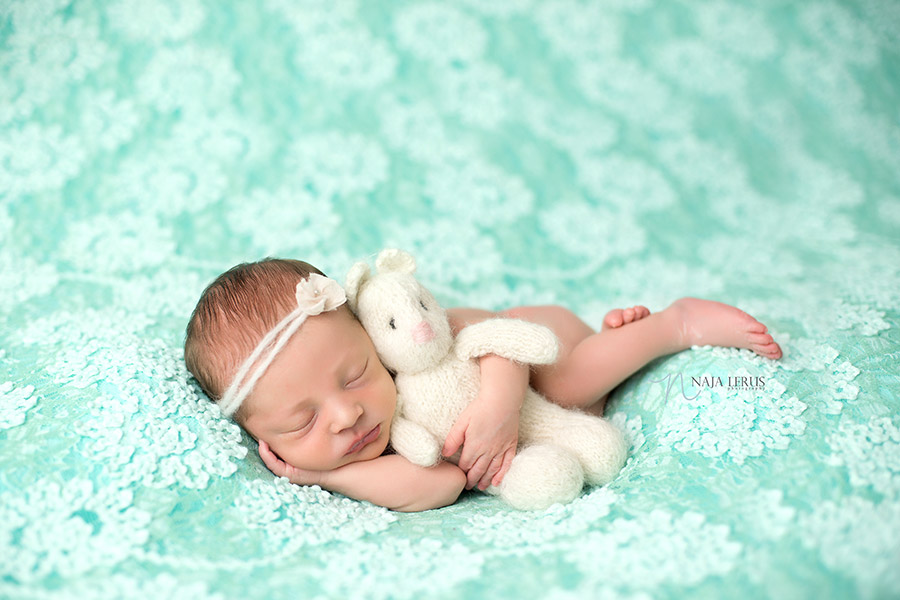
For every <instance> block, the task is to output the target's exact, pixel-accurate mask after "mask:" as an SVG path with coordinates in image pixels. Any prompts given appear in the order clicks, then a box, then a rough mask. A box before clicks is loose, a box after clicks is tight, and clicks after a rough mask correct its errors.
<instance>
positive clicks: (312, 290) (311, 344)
mask: <svg viewBox="0 0 900 600" xmlns="http://www.w3.org/2000/svg"><path fill="white" fill-rule="evenodd" d="M447 315H448V318H449V321H450V326H451V331H452V333H453V334H454V335H456V334H458V333H459V332H460V331H461V330H463V329H465V328H466V327H467V326H469V325H473V324H476V323H479V322H481V321H484V320H486V319H490V318H504V317H506V318H516V319H521V320H524V321H529V322H532V323H536V324H539V325H543V326H545V327H547V328H549V329H550V330H552V331H553V333H554V334H555V335H556V337H557V338H558V340H559V352H558V356H557V360H556V362H555V363H553V364H548V365H538V366H534V367H533V368H530V369H529V368H528V367H527V366H525V365H521V364H518V363H516V362H514V361H511V360H507V359H505V358H502V357H499V356H496V355H490V354H489V355H486V356H482V357H481V358H479V359H478V366H479V370H480V382H479V388H478V392H477V396H476V398H475V399H474V400H473V401H472V402H471V403H470V404H469V405H468V406H467V407H466V409H465V410H464V411H463V412H462V413H461V414H460V416H459V418H458V420H457V421H456V423H455V424H454V426H453V427H452V428H451V430H450V432H449V434H448V435H447V438H446V440H444V445H443V448H442V454H443V456H448V457H449V456H452V455H457V453H458V464H453V463H451V462H448V461H440V462H438V463H437V464H436V465H435V466H432V467H423V466H418V465H415V464H413V463H412V462H410V461H408V460H407V459H405V458H403V457H402V456H400V455H398V454H393V453H391V452H390V451H389V450H388V442H389V439H390V433H391V424H392V421H393V418H394V411H395V409H396V403H397V392H396V388H395V386H394V381H393V378H392V377H391V374H390V373H389V372H388V371H387V370H386V369H385V367H384V366H383V365H382V363H381V362H380V360H379V359H378V355H377V353H376V351H375V348H374V346H373V344H372V341H371V339H370V338H369V336H368V335H367V333H366V331H365V329H363V327H362V325H361V324H360V323H359V321H358V320H357V319H356V317H355V316H354V315H353V313H352V312H351V311H350V309H349V308H348V307H347V304H346V297H345V295H344V291H343V289H342V288H341V287H340V286H339V285H338V284H337V283H336V282H334V281H332V280H330V279H328V278H326V277H325V276H324V275H323V274H322V273H321V272H320V271H319V270H318V269H316V268H315V267H313V266H311V265H309V264H307V263H305V262H302V261H298V260H288V259H265V260H262V261H258V262H253V263H243V264H240V265H237V266H235V267H233V268H232V269H230V270H229V271H227V272H225V273H223V274H222V275H220V276H219V277H218V278H217V279H216V280H215V281H213V282H212V283H211V284H210V285H209V286H208V287H207V288H206V290H204V292H203V294H202V295H201V297H200V300H199V301H198V303H197V306H196V308H195V309H194V312H193V314H192V315H191V318H190V321H189V323H188V327H187V335H186V338H185V361H186V363H187V367H188V369H189V370H190V372H191V373H192V374H193V375H194V377H195V378H196V379H197V381H198V382H199V383H200V385H201V387H202V388H203V389H204V391H205V392H206V393H207V395H208V396H209V397H210V399H212V400H213V401H216V402H217V403H219V405H220V406H221V408H222V410H223V412H224V413H225V414H227V415H229V416H232V417H233V418H234V419H235V421H236V422H237V423H239V424H240V425H241V426H242V427H243V428H244V429H245V430H246V431H247V432H248V433H249V434H250V435H251V436H252V437H253V438H254V439H255V440H257V442H258V443H259V454H260V457H261V458H262V460H263V462H264V463H265V464H266V466H267V467H268V468H269V469H270V470H271V471H272V472H273V473H275V474H276V475H279V476H284V477H287V478H289V479H290V480H291V481H292V482H294V483H297V484H302V485H320V486H321V487H323V488H325V489H328V490H331V491H334V492H338V493H341V494H344V495H346V496H349V497H351V498H356V499H359V500H368V501H370V502H372V503H374V504H378V505H381V506H385V507H388V508H390V509H393V510H400V511H420V510H427V509H431V508H437V507H441V506H446V505H448V504H452V503H453V502H455V501H456V499H457V497H458V496H459V494H460V493H461V492H462V490H463V489H465V488H468V489H472V488H475V487H477V488H478V489H481V490H484V489H486V488H487V487H488V486H491V485H493V486H498V485H500V484H501V483H502V481H503V478H504V476H505V475H506V473H507V471H508V470H509V468H510V465H511V463H512V460H513V457H514V456H515V455H516V446H517V441H518V433H519V411H520V409H521V408H522V404H523V400H524V398H525V395H526V391H527V390H528V387H529V385H530V386H531V387H533V388H534V389H535V390H536V391H538V392H539V393H540V394H542V395H543V396H544V397H545V398H547V399H549V400H550V401H552V402H554V403H556V404H558V405H560V406H563V407H565V408H573V409H581V410H584V411H586V412H591V413H594V414H598V415H599V414H602V412H603V408H604V406H605V403H606V399H607V397H608V395H609V393H610V392H611V391H612V390H613V389H614V388H615V387H616V386H617V385H618V384H620V383H621V382H622V381H624V380H625V379H626V378H628V377H629V376H630V375H632V374H633V373H635V372H636V371H638V370H639V369H641V368H642V367H643V366H644V365H646V364H647V363H649V362H650V361H652V360H654V359H656V358H659V357H661V356H665V355H668V354H672V353H674V352H679V351H681V350H684V349H687V348H690V347H691V346H693V345H696V344H703V345H714V346H732V347H738V348H748V349H751V350H753V351H755V352H757V353H758V354H760V355H761V356H763V357H766V358H771V359H777V358H779V357H780V356H781V349H780V348H779V347H778V345H777V344H776V343H775V342H774V340H773V339H772V337H771V336H770V335H769V334H768V333H766V331H767V329H766V326H765V325H763V324H762V323H760V322H759V321H757V320H756V319H754V318H753V317H751V316H750V315H748V314H746V313H744V312H743V311H741V310H739V309H737V308H735V307H732V306H728V305H726V304H722V303H719V302H714V301H709V300H700V299H697V298H682V299H680V300H677V301H676V302H674V303H673V304H672V305H671V306H669V307H668V308H666V309H665V310H662V311H660V312H657V313H653V314H651V313H650V311H648V310H647V309H646V308H644V307H643V306H635V307H632V308H626V309H616V310H612V311H610V312H609V313H608V314H607V315H606V317H605V318H604V321H603V325H602V328H601V330H600V331H594V330H593V329H591V328H590V327H589V326H588V325H586V324H585V323H584V322H583V321H581V319H579V318H578V317H577V316H576V315H574V314H573V313H572V312H570V311H568V310H567V309H565V308H562V307H558V306H524V307H517V308H512V309H509V310H505V311H502V312H498V313H493V312H490V311H486V310H479V309H474V308H456V309H450V310H448V311H447Z"/></svg>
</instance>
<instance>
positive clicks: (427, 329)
mask: <svg viewBox="0 0 900 600" xmlns="http://www.w3.org/2000/svg"><path fill="white" fill-rule="evenodd" d="M412 339H413V341H414V342H415V343H417V344H424V343H426V342H430V341H431V340H433V339H434V329H432V328H431V325H429V324H428V321H422V322H421V323H419V324H418V325H416V328H415V329H413V332H412Z"/></svg>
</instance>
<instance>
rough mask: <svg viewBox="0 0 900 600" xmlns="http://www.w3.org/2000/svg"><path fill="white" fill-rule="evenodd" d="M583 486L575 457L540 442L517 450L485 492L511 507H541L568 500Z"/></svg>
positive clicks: (538, 508) (582, 479)
mask: <svg viewBox="0 0 900 600" xmlns="http://www.w3.org/2000/svg"><path fill="white" fill-rule="evenodd" d="M583 487H584V473H583V471H582V469H581V465H580V464H579V462H578V459H577V458H576V457H575V456H574V455H573V454H572V453H571V452H569V451H568V450H566V449H564V448H561V447H559V446H554V445H551V444H541V445H535V446H529V447H527V448H522V449H521V450H519V453H518V454H516V457H515V458H514V459H513V461H512V466H510V468H509V471H508V472H507V473H506V476H505V477H504V478H503V482H502V483H501V484H500V485H499V486H496V487H494V486H491V487H489V488H488V489H487V490H486V491H487V492H488V493H489V494H496V495H499V496H500V497H501V498H503V499H504V500H505V501H506V502H507V503H508V504H509V505H510V506H512V507H513V508H518V509H519V510H543V509H545V508H547V507H549V506H551V505H553V504H556V503H557V502H558V503H562V504H565V503H566V502H571V501H572V500H574V499H575V497H576V496H578V494H579V493H580V492H581V489H582V488H583Z"/></svg>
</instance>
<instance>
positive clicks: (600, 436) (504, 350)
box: [345, 249, 626, 510]
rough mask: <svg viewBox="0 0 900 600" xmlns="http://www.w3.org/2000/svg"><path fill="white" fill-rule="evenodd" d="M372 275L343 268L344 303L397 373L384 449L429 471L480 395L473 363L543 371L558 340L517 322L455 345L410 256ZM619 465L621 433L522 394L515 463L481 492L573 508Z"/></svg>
mask: <svg viewBox="0 0 900 600" xmlns="http://www.w3.org/2000/svg"><path fill="white" fill-rule="evenodd" d="M376 268H377V274H375V275H372V274H371V273H370V271H369V267H368V265H367V264H366V263H364V262H362V263H357V264H355V265H354V266H353V267H352V268H351V269H350V272H349V274H348V275H347V283H346V286H345V287H346V292H347V299H348V302H349V304H350V308H351V309H352V310H353V311H354V312H355V313H356V315H357V317H358V318H359V320H360V322H361V323H362V324H363V326H364V327H365V329H366V331H367V332H368V334H369V336H370V337H371V338H372V342H373V343H374V344H375V349H376V350H377V352H378V355H379V357H380V358H381V361H382V362H383V363H384V365H385V366H386V367H387V368H388V369H390V370H391V371H393V372H394V373H396V380H395V381H396V385H397V409H396V411H395V414H394V420H393V423H392V425H391V445H392V446H393V447H394V449H395V450H396V451H397V453H399V454H400V455H402V456H404V457H405V458H406V459H408V460H409V461H410V462H413V463H415V464H417V465H422V466H431V465H434V464H436V463H437V462H438V461H439V460H440V458H441V448H442V447H443V443H444V440H445V438H446V437H447V434H448V433H449V432H450V428H451V427H452V426H453V424H454V423H455V422H456V419H457V417H459V415H460V413H461V412H462V411H463V409H464V408H465V407H466V406H467V405H468V404H469V403H470V402H471V401H473V400H474V399H475V397H476V396H477V395H478V388H479V383H480V370H479V367H478V362H477V358H478V357H480V356H484V355H487V354H496V355H498V356H502V357H504V358H508V359H510V360H514V361H517V362H519V363H524V364H535V365H537V364H549V363H552V362H553V361H554V360H555V359H556V354H557V347H558V342H557V340H556V337H555V336H554V335H553V333H552V332H551V331H550V330H549V329H547V328H546V327H542V326H540V325H535V324H533V323H527V322H525V321H520V320H516V319H489V320H486V321H482V322H481V323H477V324H474V325H469V326H468V327H466V328H465V329H463V330H462V331H461V332H460V333H459V334H458V335H457V336H456V339H455V340H454V338H453V335H452V333H451V331H450V323H449V321H448V320H447V315H446V313H445V312H444V310H443V309H442V308H441V307H440V306H439V305H438V303H437V302H436V301H435V299H434V297H433V296H432V295H431V294H430V293H429V292H428V290H426V289H425V288H424V287H423V286H422V285H421V284H420V283H419V282H418V281H417V280H416V279H415V277H413V272H414V271H415V268H416V264H415V260H414V259H413V257H412V256H410V255H409V254H407V253H406V252H403V251H400V250H392V249H388V250H383V251H382V252H381V253H380V254H379V256H378V259H377V260H376ZM458 454H459V453H457V456H456V457H454V458H451V460H458ZM625 458H626V447H625V441H624V439H623V437H622V434H621V433H620V432H619V431H618V430H617V429H616V428H615V427H614V426H613V425H611V424H610V423H609V422H608V421H606V420H604V419H602V418H600V417H595V416H591V415H588V414H585V413H582V412H576V411H574V410H566V409H564V408H562V407H560V406H557V405H556V404H553V403H551V402H549V401H548V400H546V399H545V398H543V397H542V396H541V395H539V394H538V393H537V392H535V391H534V390H531V389H529V390H528V391H527V393H526V396H525V400H524V403H523V405H522V409H521V413H520V421H519V445H518V448H517V453H516V457H515V458H514V459H513V461H512V465H511V466H510V469H509V471H508V472H507V473H506V476H505V477H504V478H503V482H502V483H501V484H500V485H499V486H497V487H496V488H494V487H489V488H488V489H487V491H488V492H489V493H492V494H498V495H500V497H502V498H503V499H504V500H506V501H507V502H508V503H509V504H510V505H512V506H514V507H515V508H519V509H525V510H528V509H542V508H546V507H548V506H550V505H551V504H554V503H556V502H569V501H571V500H573V499H574V498H575V497H576V496H577V495H578V494H579V493H580V491H581V489H582V487H583V486H584V483H585V482H587V483H589V484H604V483H607V482H609V481H610V480H612V479H613V478H614V477H615V476H616V473H618V471H619V469H621V467H622V465H623V464H624V463H625Z"/></svg>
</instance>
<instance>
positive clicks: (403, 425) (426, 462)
mask: <svg viewBox="0 0 900 600" xmlns="http://www.w3.org/2000/svg"><path fill="white" fill-rule="evenodd" d="M391 446H392V447H393V448H394V450H395V451H396V452H397V454H399V455H400V456H402V457H403V458H405V459H406V460H408V461H409V462H411V463H413V464H415V465H419V466H420V467H431V466H433V465H436V464H437V463H438V462H439V461H440V460H441V447H442V442H440V441H438V439H437V438H436V437H434V436H433V435H432V434H431V433H430V432H429V431H428V430H427V429H425V428H424V427H422V426H421V425H419V424H418V423H415V422H413V421H410V420H409V419H405V418H403V417H398V416H395V417H394V421H393V423H391Z"/></svg>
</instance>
